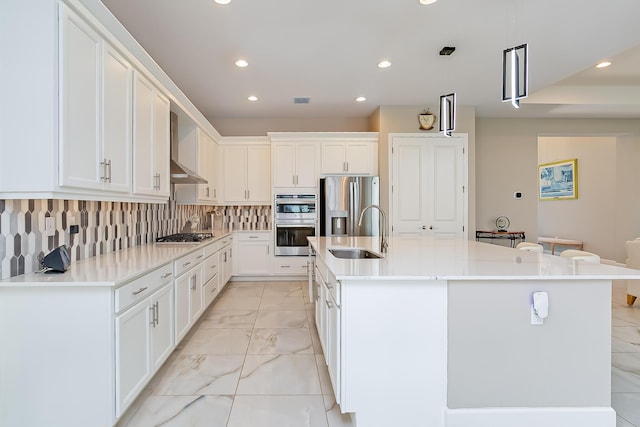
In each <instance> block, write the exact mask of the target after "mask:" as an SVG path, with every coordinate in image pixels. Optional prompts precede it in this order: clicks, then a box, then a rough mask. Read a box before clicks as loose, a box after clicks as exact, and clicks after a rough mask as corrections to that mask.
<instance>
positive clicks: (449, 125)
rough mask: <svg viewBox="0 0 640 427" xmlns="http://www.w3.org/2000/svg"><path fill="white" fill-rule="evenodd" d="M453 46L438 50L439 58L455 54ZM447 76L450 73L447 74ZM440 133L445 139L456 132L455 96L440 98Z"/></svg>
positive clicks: (451, 94)
mask: <svg viewBox="0 0 640 427" xmlns="http://www.w3.org/2000/svg"><path fill="white" fill-rule="evenodd" d="M455 50H456V48H455V46H445V47H443V48H442V49H441V50H440V56H447V57H448V56H451V54H452V53H453V52H455ZM447 75H448V76H450V75H451V73H450V72H449V73H447ZM438 123H439V125H440V126H439V127H440V132H442V133H443V134H444V136H446V137H450V136H451V132H452V131H454V130H456V94H455V92H454V93H449V94H447V95H441V96H440V121H439V122H438Z"/></svg>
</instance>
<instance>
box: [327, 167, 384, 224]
mask: <svg viewBox="0 0 640 427" xmlns="http://www.w3.org/2000/svg"><path fill="white" fill-rule="evenodd" d="M319 199H320V236H378V235H380V213H379V212H378V210H377V209H368V210H367V212H365V214H364V217H363V218H362V225H361V226H358V220H359V219H360V215H361V213H362V211H363V210H364V208H366V207H367V206H369V205H379V204H380V178H379V177H377V176H342V175H340V176H337V175H336V176H326V177H324V178H321V179H320V194H319Z"/></svg>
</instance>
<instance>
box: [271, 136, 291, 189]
mask: <svg viewBox="0 0 640 427" xmlns="http://www.w3.org/2000/svg"><path fill="white" fill-rule="evenodd" d="M295 151H296V150H295V147H294V145H293V144H273V146H272V154H273V186H274V187H294V186H295V183H296V182H295V175H296V171H295V162H296V155H295Z"/></svg>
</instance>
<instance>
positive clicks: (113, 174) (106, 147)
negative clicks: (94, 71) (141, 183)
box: [100, 43, 133, 193]
mask: <svg viewBox="0 0 640 427" xmlns="http://www.w3.org/2000/svg"><path fill="white" fill-rule="evenodd" d="M103 58H104V59H103V63H104V65H103V69H104V75H103V97H102V98H103V100H102V137H103V140H102V159H101V160H100V161H101V162H104V163H106V164H105V165H104V166H103V168H104V169H105V172H104V174H105V175H106V176H105V189H108V190H109V191H117V192H120V193H128V192H130V191H131V104H132V99H131V97H132V96H131V84H132V83H131V82H132V77H131V76H132V73H133V70H132V68H131V65H130V64H129V63H128V62H127V61H126V60H125V59H124V58H123V57H122V55H120V54H119V53H118V52H117V51H116V50H115V49H113V48H112V47H111V46H110V45H109V44H107V43H105V44H104V55H103Z"/></svg>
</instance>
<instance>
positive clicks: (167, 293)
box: [151, 283, 175, 373]
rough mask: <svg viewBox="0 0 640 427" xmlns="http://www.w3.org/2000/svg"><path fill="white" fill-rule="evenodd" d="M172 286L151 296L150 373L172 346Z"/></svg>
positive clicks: (161, 361)
mask: <svg viewBox="0 0 640 427" xmlns="http://www.w3.org/2000/svg"><path fill="white" fill-rule="evenodd" d="M173 292H174V291H173V286H172V284H171V283H169V284H167V286H165V287H164V288H162V289H160V290H159V291H158V292H156V293H155V295H154V296H153V297H152V298H151V307H153V311H152V314H153V316H154V319H152V320H153V322H152V327H151V369H152V373H153V372H155V371H157V370H158V368H160V366H161V365H162V364H163V363H164V361H165V360H167V357H169V355H170V354H171V352H172V351H173V348H174V343H175V341H174V337H175V335H174V331H173V328H174V326H175V320H174V318H173V316H174V313H175V311H174V308H173V307H174V304H173V296H174V294H173Z"/></svg>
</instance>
